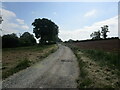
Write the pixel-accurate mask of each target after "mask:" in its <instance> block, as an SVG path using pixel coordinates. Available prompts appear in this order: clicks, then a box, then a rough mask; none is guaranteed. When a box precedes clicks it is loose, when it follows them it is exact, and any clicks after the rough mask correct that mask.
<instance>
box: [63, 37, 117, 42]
mask: <svg viewBox="0 0 120 90" xmlns="http://www.w3.org/2000/svg"><path fill="white" fill-rule="evenodd" d="M111 39H119V37H111V38H106V39H102V38H100V39H99V40H98V39H87V40H72V39H69V40H68V41H65V43H70V42H86V41H100V40H111Z"/></svg>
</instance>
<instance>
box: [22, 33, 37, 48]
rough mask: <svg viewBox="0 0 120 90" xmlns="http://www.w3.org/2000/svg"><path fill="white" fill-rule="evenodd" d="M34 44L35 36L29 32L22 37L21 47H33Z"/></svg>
mask: <svg viewBox="0 0 120 90" xmlns="http://www.w3.org/2000/svg"><path fill="white" fill-rule="evenodd" d="M34 44H36V40H35V38H34V36H33V35H32V34H30V33H29V32H24V33H23V34H22V35H21V36H20V45H21V46H31V45H34Z"/></svg>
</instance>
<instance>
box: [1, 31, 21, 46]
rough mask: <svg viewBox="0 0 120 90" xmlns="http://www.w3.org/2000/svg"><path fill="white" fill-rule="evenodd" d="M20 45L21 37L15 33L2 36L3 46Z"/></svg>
mask: <svg viewBox="0 0 120 90" xmlns="http://www.w3.org/2000/svg"><path fill="white" fill-rule="evenodd" d="M17 46H19V38H18V37H17V35H16V34H15V33H12V34H7V35H3V36H2V47H3V48H11V47H12V48H13V47H17Z"/></svg>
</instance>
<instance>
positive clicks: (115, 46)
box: [73, 39, 120, 52]
mask: <svg viewBox="0 0 120 90" xmlns="http://www.w3.org/2000/svg"><path fill="white" fill-rule="evenodd" d="M73 44H74V45H76V46H79V47H80V48H81V49H97V50H104V51H108V52H118V51H120V39H108V40H97V41H84V42H76V43H73Z"/></svg>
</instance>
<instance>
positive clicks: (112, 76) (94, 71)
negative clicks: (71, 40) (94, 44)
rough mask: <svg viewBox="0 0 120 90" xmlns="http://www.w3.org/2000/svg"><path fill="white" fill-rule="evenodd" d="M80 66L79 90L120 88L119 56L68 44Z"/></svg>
mask: <svg viewBox="0 0 120 90" xmlns="http://www.w3.org/2000/svg"><path fill="white" fill-rule="evenodd" d="M67 46H69V47H70V48H71V49H72V50H73V52H74V53H75V55H76V57H77V60H78V64H79V69H80V73H79V77H78V79H77V80H76V81H77V83H78V88H120V79H119V78H120V71H119V65H120V61H119V54H118V53H110V52H104V51H98V50H83V49H80V48H79V47H76V46H74V45H70V44H68V45H67Z"/></svg>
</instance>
